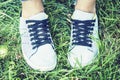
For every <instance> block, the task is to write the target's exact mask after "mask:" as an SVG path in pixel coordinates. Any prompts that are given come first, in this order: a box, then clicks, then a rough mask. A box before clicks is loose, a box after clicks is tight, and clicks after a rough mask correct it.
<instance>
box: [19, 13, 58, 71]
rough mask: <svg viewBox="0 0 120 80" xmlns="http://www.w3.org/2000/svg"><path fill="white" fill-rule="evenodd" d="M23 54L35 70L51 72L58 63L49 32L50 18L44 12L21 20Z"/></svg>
mask: <svg viewBox="0 0 120 80" xmlns="http://www.w3.org/2000/svg"><path fill="white" fill-rule="evenodd" d="M19 30H20V35H21V45H22V53H23V56H24V58H25V60H26V62H27V64H28V65H29V66H30V67H32V68H33V69H35V70H40V71H50V70H53V69H54V68H55V66H56V63H57V59H56V58H57V57H56V53H55V51H54V45H53V41H52V38H51V34H50V31H49V21H48V16H47V15H46V14H45V13H44V12H43V13H39V14H37V15H35V16H32V17H30V18H29V19H24V18H22V17H21V18H20V27H19Z"/></svg>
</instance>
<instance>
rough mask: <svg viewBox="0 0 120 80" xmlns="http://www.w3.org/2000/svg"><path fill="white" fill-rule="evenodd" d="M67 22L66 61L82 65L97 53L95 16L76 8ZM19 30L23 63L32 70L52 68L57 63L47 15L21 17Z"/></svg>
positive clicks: (96, 23)
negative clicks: (69, 28) (69, 31)
mask: <svg viewBox="0 0 120 80" xmlns="http://www.w3.org/2000/svg"><path fill="white" fill-rule="evenodd" d="M71 22H72V23H71V40H70V47H69V53H68V61H69V63H70V64H71V66H72V67H80V65H81V66H82V67H83V66H86V65H88V64H90V63H91V62H92V60H94V58H95V56H96V55H97V54H98V45H97V43H96V42H97V40H98V20H97V16H96V15H94V14H91V13H85V12H82V11H79V10H76V11H75V12H74V13H73V16H72V20H71ZM19 30H20V36H21V44H22V53H23V56H24V58H25V60H26V62H27V64H28V65H29V66H30V67H32V68H33V69H35V70H40V71H51V70H53V69H54V68H55V67H56V64H57V55H56V52H55V48H54V44H53V41H52V37H51V34H50V30H49V20H48V16H47V15H46V14H45V13H44V12H43V13H39V14H37V15H35V16H32V17H30V18H29V19H24V18H22V17H21V18H20V27H19Z"/></svg>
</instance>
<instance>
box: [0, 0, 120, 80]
mask: <svg viewBox="0 0 120 80" xmlns="http://www.w3.org/2000/svg"><path fill="white" fill-rule="evenodd" d="M72 3H73V0H67V1H65V0H61V1H58V0H57V1H56V0H52V1H51V0H46V3H45V10H46V13H47V14H48V15H49V20H50V24H51V33H52V37H53V40H54V43H55V47H56V52H57V56H58V65H57V67H56V68H55V70H53V71H51V72H39V71H35V70H33V69H31V68H30V67H29V66H28V65H27V64H26V62H25V61H24V59H23V56H22V53H21V45H20V36H19V14H20V11H21V4H20V1H19V0H0V45H7V46H8V55H7V56H6V57H5V58H0V80H120V11H119V10H120V1H119V0H98V1H97V14H98V17H99V27H100V30H99V34H100V39H101V45H100V53H99V55H98V57H97V59H96V60H95V62H94V63H93V64H91V65H89V66H86V67H84V68H79V69H72V68H71V66H70V64H69V63H68V62H67V52H68V47H69V39H70V37H69V36H70V22H69V20H70V16H71V15H72V12H73V10H74V8H73V7H72V6H71V4H72Z"/></svg>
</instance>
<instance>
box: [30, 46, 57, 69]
mask: <svg viewBox="0 0 120 80" xmlns="http://www.w3.org/2000/svg"><path fill="white" fill-rule="evenodd" d="M30 62H31V63H32V65H31V67H32V68H34V69H35V68H36V69H39V70H40V71H50V70H53V69H54V68H55V66H56V53H55V51H54V50H53V48H52V47H51V45H49V44H48V45H44V46H41V47H39V48H38V51H37V52H36V53H35V54H33V55H32V56H31V57H30Z"/></svg>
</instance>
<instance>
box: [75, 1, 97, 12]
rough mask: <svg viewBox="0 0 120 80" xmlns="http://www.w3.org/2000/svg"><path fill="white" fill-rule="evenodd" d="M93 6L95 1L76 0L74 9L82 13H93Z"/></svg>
mask: <svg viewBox="0 0 120 80" xmlns="http://www.w3.org/2000/svg"><path fill="white" fill-rule="evenodd" d="M95 5H96V0H77V5H76V6H75V9H78V10H81V11H84V12H89V13H95Z"/></svg>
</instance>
